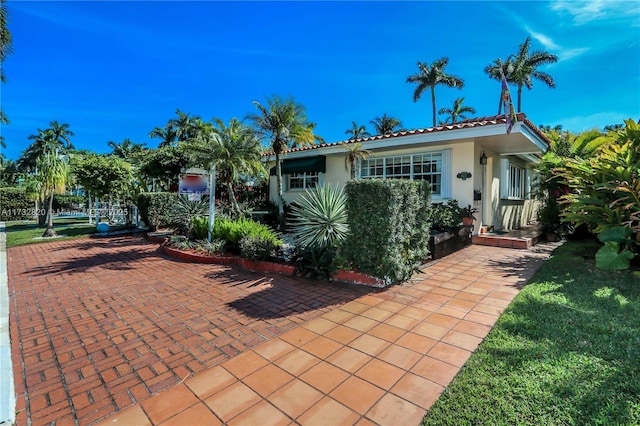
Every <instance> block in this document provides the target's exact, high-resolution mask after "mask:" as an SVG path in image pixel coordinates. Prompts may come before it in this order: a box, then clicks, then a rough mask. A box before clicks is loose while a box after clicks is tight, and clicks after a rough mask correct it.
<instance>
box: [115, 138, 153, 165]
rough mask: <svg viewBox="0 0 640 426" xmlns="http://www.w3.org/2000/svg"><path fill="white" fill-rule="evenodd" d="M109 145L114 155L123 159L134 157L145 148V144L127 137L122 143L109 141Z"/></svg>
mask: <svg viewBox="0 0 640 426" xmlns="http://www.w3.org/2000/svg"><path fill="white" fill-rule="evenodd" d="M107 145H108V146H109V148H111V150H112V152H111V153H112V154H113V155H115V156H116V157H120V158H122V159H123V160H131V158H132V157H134V156H136V155H137V154H139V153H141V152H142V151H143V150H144V148H145V144H143V143H135V142H133V141H132V140H131V139H129V138H125V139H124V140H123V141H122V142H120V143H116V142H113V141H109V142H107Z"/></svg>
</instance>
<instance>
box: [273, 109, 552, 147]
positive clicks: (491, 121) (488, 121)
mask: <svg viewBox="0 0 640 426" xmlns="http://www.w3.org/2000/svg"><path fill="white" fill-rule="evenodd" d="M517 116H518V121H520V122H523V123H524V124H526V125H527V127H529V128H530V129H531V130H532V131H533V132H534V133H535V134H536V135H537V136H539V137H540V138H541V139H542V140H543V141H545V142H546V143H547V145H548V144H549V139H547V137H546V135H545V134H544V133H543V132H542V131H541V130H540V129H538V127H537V126H536V125H535V124H533V123H532V122H531V121H530V120H529V119H528V118H527V116H526V115H525V114H524V113H522V112H519V113H518V114H517ZM505 123H506V120H505V116H504V114H501V115H493V116H489V117H476V118H472V119H469V120H465V121H459V122H457V123H454V124H443V125H440V126H436V127H428V128H425V129H414V130H403V131H399V132H394V133H389V134H386V135H375V136H370V137H366V138H359V139H349V140H345V141H340V142H331V143H321V144H315V145H309V146H305V147H300V148H293V149H288V150H287V151H286V152H287V153H289V152H300V151H309V150H312V149H318V148H325V147H330V146H337V145H341V144H345V143H347V144H350V143H356V142H369V141H376V140H382V139H390V138H396V137H402V136H411V135H421V134H426V133H437V132H446V131H449V130H461V129H471V128H475V127H483V126H493V125H496V124H505ZM264 155H273V152H265V153H264Z"/></svg>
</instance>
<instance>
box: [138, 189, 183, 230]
mask: <svg viewBox="0 0 640 426" xmlns="http://www.w3.org/2000/svg"><path fill="white" fill-rule="evenodd" d="M177 197H178V194H176V193H173V192H144V193H142V194H139V195H138V198H137V200H136V206H138V211H139V213H140V218H141V219H142V221H143V222H144V223H145V224H146V225H147V226H148V227H149V229H151V230H156V229H158V228H166V227H168V226H170V225H171V223H173V215H172V209H173V205H174V204H175V203H176V200H177Z"/></svg>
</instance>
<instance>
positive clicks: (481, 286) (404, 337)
mask: <svg viewBox="0 0 640 426" xmlns="http://www.w3.org/2000/svg"><path fill="white" fill-rule="evenodd" d="M555 247H556V245H542V246H537V247H536V251H525V250H514V249H505V248H497V247H485V246H477V245H476V246H470V247H467V248H465V249H463V250H461V251H459V252H456V253H454V254H452V255H449V256H447V257H446V258H444V259H441V260H439V261H437V262H435V263H433V264H431V265H428V267H426V268H425V269H424V273H423V274H419V275H417V276H415V277H414V279H412V280H411V281H410V282H408V283H405V284H403V285H399V286H394V287H391V288H389V289H387V290H385V291H383V292H379V293H375V294H368V295H364V296H361V297H359V298H358V299H356V300H353V301H351V302H349V303H347V304H344V305H342V306H340V307H338V308H336V309H333V310H331V311H329V312H327V313H325V314H323V315H322V316H321V317H319V318H315V319H313V320H310V321H308V322H306V323H304V324H302V325H301V326H299V327H297V328H295V329H293V330H290V331H288V332H286V333H284V334H282V335H280V336H279V337H277V338H274V339H271V340H269V341H268V342H266V343H263V344H261V345H259V346H257V347H255V348H253V349H252V350H250V351H247V352H244V353H242V354H240V355H238V356H236V357H234V358H231V359H229V360H227V361H225V362H223V363H222V364H220V365H218V366H215V367H213V368H210V369H208V370H206V371H202V372H199V373H198V374H197V375H195V376H194V377H191V378H188V379H187V380H185V381H184V382H181V383H179V384H177V385H176V386H174V387H173V388H171V389H169V390H167V391H165V392H162V393H160V394H158V395H155V396H153V397H151V398H149V399H147V400H145V401H143V402H141V403H139V404H136V405H134V406H132V407H130V408H127V409H125V410H122V411H120V412H118V413H117V414H115V415H114V416H112V417H110V418H108V419H106V420H105V421H103V422H102V423H100V424H101V425H113V424H122V425H131V424H136V425H169V424H173V425H199V424H201V425H205V424H206V425H216V424H230V425H236V424H238V425H255V424H271V425H279V424H283V425H287V424H292V423H298V424H303V425H305V424H310V425H314V424H316V425H337V424H340V425H344V424H358V425H360V424H362V425H365V424H378V425H391V424H404V425H411V424H414V425H417V424H419V423H420V421H421V419H422V417H423V416H424V415H425V414H426V412H427V410H428V409H429V407H430V406H431V405H432V404H433V403H434V402H435V401H436V400H437V398H438V397H439V395H440V394H441V393H442V391H443V390H444V388H445V387H446V386H447V385H448V384H449V383H450V381H451V380H452V379H453V378H454V377H455V375H456V374H457V373H458V371H459V370H460V368H461V367H462V366H463V365H464V363H465V362H466V361H467V359H468V358H469V357H470V356H471V354H472V352H473V351H474V350H475V349H476V348H477V346H478V345H479V344H480V343H481V342H482V340H483V339H484V337H485V336H486V335H487V334H488V333H489V331H490V330H491V328H492V327H493V325H494V324H495V322H496V320H497V319H498V317H499V316H500V314H501V313H502V312H503V311H504V309H505V308H506V307H507V306H508V305H509V303H510V302H511V301H512V300H513V298H514V297H515V296H516V295H517V294H518V292H519V290H520V289H521V288H522V286H523V285H525V284H526V283H527V281H528V280H529V279H530V278H531V277H532V276H533V275H534V273H535V272H536V271H537V270H538V268H539V267H540V266H541V264H542V262H543V261H544V259H546V258H547V257H548V256H549V255H550V253H551V251H552V249H553V248H555ZM318 285H322V284H320V283H319V284H318Z"/></svg>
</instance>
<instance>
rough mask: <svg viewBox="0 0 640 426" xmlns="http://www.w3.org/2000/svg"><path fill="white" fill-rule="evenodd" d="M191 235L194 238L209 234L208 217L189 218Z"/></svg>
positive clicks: (199, 238) (205, 236)
mask: <svg viewBox="0 0 640 426" xmlns="http://www.w3.org/2000/svg"><path fill="white" fill-rule="evenodd" d="M191 236H192V237H193V239H194V240H202V239H206V238H207V237H208V236H209V217H204V216H200V217H194V218H193V219H191Z"/></svg>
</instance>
